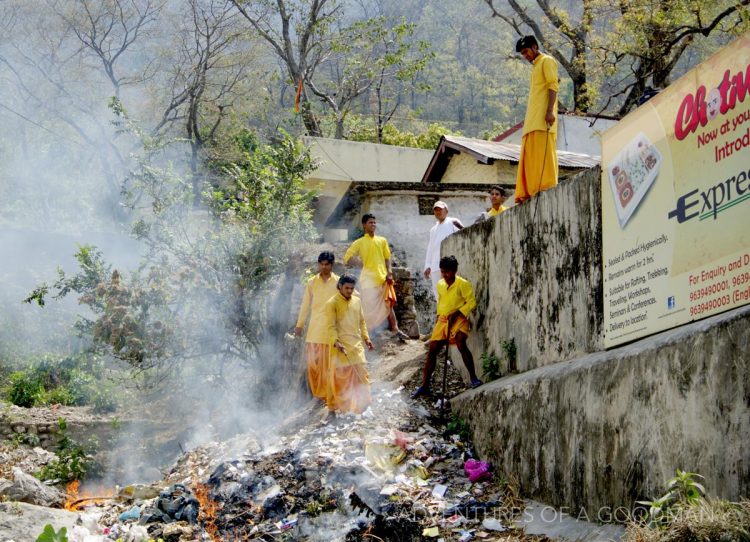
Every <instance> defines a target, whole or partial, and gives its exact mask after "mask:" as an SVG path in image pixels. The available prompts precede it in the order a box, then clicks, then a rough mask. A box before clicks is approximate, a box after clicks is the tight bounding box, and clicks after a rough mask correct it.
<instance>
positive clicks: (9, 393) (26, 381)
mask: <svg viewBox="0 0 750 542" xmlns="http://www.w3.org/2000/svg"><path fill="white" fill-rule="evenodd" d="M9 380H10V383H9V384H8V386H7V388H6V391H5V398H6V399H7V400H8V401H10V402H11V403H13V404H14V405H16V406H20V407H25V408H29V407H33V406H34V405H36V404H38V403H39V402H40V399H41V398H42V396H43V394H44V386H43V385H42V383H41V382H40V381H39V379H38V378H37V377H36V376H35V375H34V374H29V373H26V372H24V371H16V372H15V373H12V374H11V375H10V379H9Z"/></svg>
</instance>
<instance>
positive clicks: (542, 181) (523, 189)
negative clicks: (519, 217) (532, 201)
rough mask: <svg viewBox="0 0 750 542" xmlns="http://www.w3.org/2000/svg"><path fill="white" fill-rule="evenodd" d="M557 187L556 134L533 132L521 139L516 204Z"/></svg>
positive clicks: (540, 131)
mask: <svg viewBox="0 0 750 542" xmlns="http://www.w3.org/2000/svg"><path fill="white" fill-rule="evenodd" d="M555 186H557V134H556V133H554V132H547V131H542V130H534V131H533V132H529V133H528V134H526V135H524V136H523V139H521V158H520V160H519V162H518V174H517V175H516V203H521V202H524V201H526V200H527V199H529V198H530V197H531V196H533V195H534V194H536V193H538V192H542V191H544V190H549V189H550V188H553V187H555Z"/></svg>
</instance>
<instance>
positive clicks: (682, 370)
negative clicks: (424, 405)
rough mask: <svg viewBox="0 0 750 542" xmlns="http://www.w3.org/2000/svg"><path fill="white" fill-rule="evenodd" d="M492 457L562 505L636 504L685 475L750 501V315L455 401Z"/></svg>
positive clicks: (725, 317)
mask: <svg viewBox="0 0 750 542" xmlns="http://www.w3.org/2000/svg"><path fill="white" fill-rule="evenodd" d="M452 404H453V409H454V411H455V412H456V414H457V415H458V416H460V417H461V418H463V419H465V420H467V421H468V422H469V424H470V427H471V429H472V433H473V437H474V443H475V445H476V448H477V450H478V452H479V453H480V455H481V456H482V457H483V458H486V459H489V460H490V461H492V462H493V463H494V464H495V465H496V467H497V468H498V469H500V470H502V471H504V472H505V473H506V474H507V475H512V476H516V477H517V478H518V479H519V481H520V482H521V486H522V487H521V489H522V492H523V494H524V495H525V496H528V497H531V498H535V499H538V500H540V501H542V502H546V503H549V504H551V505H553V506H558V507H568V508H570V509H573V510H579V509H585V510H586V511H587V512H588V514H589V516H590V517H596V513H597V510H599V509H600V508H602V507H610V508H613V507H619V506H624V507H632V506H633V504H634V502H635V501H636V500H640V499H645V498H652V497H656V496H658V495H661V494H662V491H663V485H664V482H665V481H666V480H667V479H668V478H670V477H672V476H674V471H675V469H676V468H681V469H685V470H690V471H692V472H698V473H700V474H702V475H703V476H705V477H706V486H707V489H708V491H709V493H710V494H712V495H716V496H720V497H722V498H727V499H732V500H738V499H739V498H740V497H741V496H747V495H748V494H750V438H748V437H750V307H742V308H739V309H735V310H733V311H730V312H727V313H724V314H721V315H717V316H714V317H712V318H709V319H706V320H702V321H700V322H696V323H693V324H690V325H686V326H683V327H681V328H678V329H675V330H670V331H666V332H664V333H661V334H658V335H655V336H653V337H649V338H646V339H643V340H641V341H639V342H637V343H634V344H631V345H626V346H623V347H620V348H617V349H615V350H611V351H608V352H599V353H596V354H591V355H586V356H584V357H580V358H578V359H575V360H572V361H567V362H560V363H556V364H554V365H549V366H545V367H541V368H538V369H535V370H532V371H528V372H525V373H522V374H519V375H515V376H511V377H507V378H503V379H500V380H497V381H495V382H492V383H490V384H487V385H485V386H482V387H481V388H478V389H477V390H472V391H469V392H466V393H464V394H462V395H460V396H458V397H456V398H454V399H453V401H452Z"/></svg>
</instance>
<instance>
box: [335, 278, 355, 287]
mask: <svg viewBox="0 0 750 542" xmlns="http://www.w3.org/2000/svg"><path fill="white" fill-rule="evenodd" d="M344 284H357V279H355V278H354V277H353V276H351V275H341V276H340V277H339V282H338V287H339V288H341V287H342V286H343V285H344Z"/></svg>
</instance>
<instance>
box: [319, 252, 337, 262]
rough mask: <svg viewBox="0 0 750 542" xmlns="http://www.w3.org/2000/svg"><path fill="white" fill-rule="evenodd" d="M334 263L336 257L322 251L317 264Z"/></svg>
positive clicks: (331, 253)
mask: <svg viewBox="0 0 750 542" xmlns="http://www.w3.org/2000/svg"><path fill="white" fill-rule="evenodd" d="M335 261H336V256H334V255H333V252H330V251H328V250H324V251H323V252H321V253H320V256H318V263H320V262H328V263H330V264H332V263H333V262H335Z"/></svg>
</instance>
